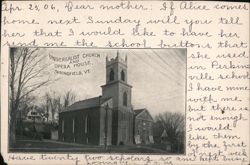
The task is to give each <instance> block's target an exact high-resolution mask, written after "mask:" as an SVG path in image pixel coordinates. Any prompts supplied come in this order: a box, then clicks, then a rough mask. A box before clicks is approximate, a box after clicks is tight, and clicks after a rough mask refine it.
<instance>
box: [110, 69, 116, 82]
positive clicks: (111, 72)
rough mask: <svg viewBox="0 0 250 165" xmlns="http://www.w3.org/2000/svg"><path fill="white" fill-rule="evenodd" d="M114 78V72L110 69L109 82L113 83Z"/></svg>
mask: <svg viewBox="0 0 250 165" xmlns="http://www.w3.org/2000/svg"><path fill="white" fill-rule="evenodd" d="M114 76H115V73H114V70H113V69H110V72H109V81H113V80H114Z"/></svg>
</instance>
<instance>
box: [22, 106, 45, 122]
mask: <svg viewBox="0 0 250 165" xmlns="http://www.w3.org/2000/svg"><path fill="white" fill-rule="evenodd" d="M26 120H27V121H33V122H44V121H45V118H44V117H43V115H42V114H41V113H39V112H38V111H36V110H35V109H32V110H31V111H29V112H28V114H27V117H26Z"/></svg>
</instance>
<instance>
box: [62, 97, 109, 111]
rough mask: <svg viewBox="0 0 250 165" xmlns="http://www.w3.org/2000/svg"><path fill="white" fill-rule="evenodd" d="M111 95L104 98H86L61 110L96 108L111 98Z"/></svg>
mask: <svg viewBox="0 0 250 165" xmlns="http://www.w3.org/2000/svg"><path fill="white" fill-rule="evenodd" d="M110 99H111V97H107V98H102V96H98V97H93V98H89V99H86V100H81V101H77V102H75V103H73V104H72V105H70V106H68V107H66V108H65V109H63V110H62V111H61V112H68V111H75V110H83V109H88V108H94V107H99V106H101V104H102V103H104V102H106V101H108V100H110Z"/></svg>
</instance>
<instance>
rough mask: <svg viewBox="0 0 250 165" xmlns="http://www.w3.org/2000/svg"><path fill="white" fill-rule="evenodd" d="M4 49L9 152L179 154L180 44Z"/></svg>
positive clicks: (182, 150)
mask: <svg viewBox="0 0 250 165" xmlns="http://www.w3.org/2000/svg"><path fill="white" fill-rule="evenodd" d="M9 52H10V53H9V82H8V84H9V94H8V95H9V128H8V139H9V141H8V146H9V147H8V148H9V152H13V153H15V152H24V153H25V152H29V153H40V152H45V153H50V152H53V153H56V152H58V153H63V152H73V153H74V152H77V153H80V152H83V153H125V154H126V153H133V154H144V153H145V154H171V155H175V154H184V153H185V141H186V140H185V139H186V135H185V128H186V124H185V111H186V65H187V64H186V61H187V59H186V58H187V57H186V49H107V48H105V49H104V48H95V49H94V48H44V47H36V48H33V47H12V48H10V49H9Z"/></svg>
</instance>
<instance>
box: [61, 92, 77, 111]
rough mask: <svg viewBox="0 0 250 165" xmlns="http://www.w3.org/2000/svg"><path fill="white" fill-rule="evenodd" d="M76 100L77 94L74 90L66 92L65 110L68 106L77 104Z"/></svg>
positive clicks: (64, 99)
mask: <svg viewBox="0 0 250 165" xmlns="http://www.w3.org/2000/svg"><path fill="white" fill-rule="evenodd" d="M75 100H76V94H75V93H74V92H73V91H72V90H69V91H67V92H65V94H64V97H63V108H66V107H67V106H69V105H71V104H72V103H74V102H75Z"/></svg>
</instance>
